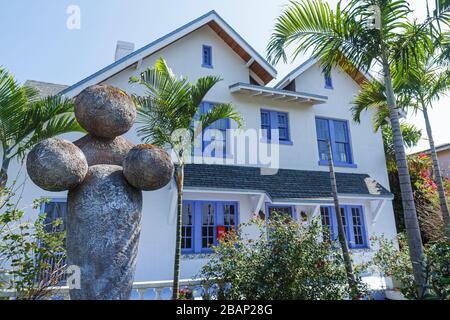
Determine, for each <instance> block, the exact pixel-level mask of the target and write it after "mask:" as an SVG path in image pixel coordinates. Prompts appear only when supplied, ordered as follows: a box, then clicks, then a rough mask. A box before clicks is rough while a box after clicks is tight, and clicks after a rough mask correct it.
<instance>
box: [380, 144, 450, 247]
mask: <svg viewBox="0 0 450 320" xmlns="http://www.w3.org/2000/svg"><path fill="white" fill-rule="evenodd" d="M408 163H409V171H410V175H411V182H412V187H413V192H414V201H415V204H416V210H417V214H418V218H419V223H420V230H421V233H422V237H423V240H424V243H428V242H436V241H439V240H440V239H442V238H443V236H444V230H445V229H444V223H443V219H442V213H441V210H440V206H439V195H438V192H437V185H436V183H435V182H434V181H433V174H432V167H433V166H432V161H431V157H430V155H428V154H424V153H422V154H419V155H412V156H409V157H408ZM389 182H390V186H391V190H392V192H393V193H394V194H395V198H394V201H393V204H394V211H395V215H396V221H397V229H398V230H399V231H400V232H401V231H403V230H404V222H403V209H402V203H401V201H402V199H401V192H400V185H399V182H398V173H397V171H396V169H395V170H394V169H391V170H390V171H389ZM444 187H445V189H446V193H447V195H449V196H450V180H449V179H445V180H444Z"/></svg>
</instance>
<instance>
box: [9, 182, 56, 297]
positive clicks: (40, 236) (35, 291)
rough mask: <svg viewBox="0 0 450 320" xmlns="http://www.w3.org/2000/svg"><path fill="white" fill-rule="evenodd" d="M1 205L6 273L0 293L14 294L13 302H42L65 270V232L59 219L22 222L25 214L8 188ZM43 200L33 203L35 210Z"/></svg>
mask: <svg viewBox="0 0 450 320" xmlns="http://www.w3.org/2000/svg"><path fill="white" fill-rule="evenodd" d="M1 192H2V197H1V199H2V203H1V206H0V210H1V211H0V270H6V271H7V273H8V277H7V281H5V282H4V283H2V285H1V286H0V289H1V290H13V291H15V298H16V299H24V300H35V299H44V298H47V297H49V296H51V295H52V294H53V293H52V292H51V290H49V288H50V287H53V286H56V285H58V284H60V281H61V280H62V279H63V277H64V268H65V233H64V232H63V231H61V228H60V225H61V223H62V221H61V220H56V221H54V222H53V223H52V224H51V225H48V224H46V223H45V215H40V216H39V217H38V219H37V220H36V221H34V222H30V221H25V220H24V211H23V210H20V209H17V208H18V206H17V203H13V202H12V200H11V199H13V194H12V191H11V189H3V190H2V191H1ZM42 201H45V200H38V201H35V203H34V205H33V207H34V209H36V210H37V209H38V208H39V207H40V205H41V204H42Z"/></svg>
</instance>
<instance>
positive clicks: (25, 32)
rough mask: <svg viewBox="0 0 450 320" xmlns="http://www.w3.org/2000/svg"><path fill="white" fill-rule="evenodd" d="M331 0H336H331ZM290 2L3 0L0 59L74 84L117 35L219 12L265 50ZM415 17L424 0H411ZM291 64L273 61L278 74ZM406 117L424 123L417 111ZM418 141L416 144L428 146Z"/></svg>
mask: <svg viewBox="0 0 450 320" xmlns="http://www.w3.org/2000/svg"><path fill="white" fill-rule="evenodd" d="M329 2H330V4H332V5H334V4H335V3H336V2H337V1H336V0H330V1H329ZM287 3H288V1H287V0H164V1H154V0H128V1H126V0H78V1H75V0H58V1H55V0H14V1H6V0H1V1H0V30H2V36H1V38H0V65H2V66H3V67H6V68H7V69H8V70H9V71H10V72H11V73H13V74H14V75H15V77H16V78H17V79H18V80H19V81H21V82H24V81H25V80H27V79H33V80H40V81H47V82H53V83H61V84H73V83H75V82H77V81H79V80H81V79H82V78H84V77H86V76H88V75H90V74H92V73H94V72H95V71H97V70H98V69H100V68H102V67H104V66H106V65H108V64H110V63H111V62H112V61H113V58H114V50H115V46H116V41H117V40H125V41H130V42H134V43H135V45H136V48H140V47H142V46H144V45H145V44H147V43H149V42H151V41H153V40H155V39H156V38H159V37H161V36H163V35H165V34H166V33H168V32H170V31H172V30H174V29H176V28H177V27H179V26H181V25H183V24H185V23H186V22H189V21H190V20H192V19H195V18H196V17H198V16H200V15H202V14H204V13H206V12H208V11H210V10H213V9H214V10H216V11H217V12H218V13H219V14H220V15H221V16H222V17H223V18H224V19H225V20H226V21H227V22H228V23H229V24H230V25H231V26H233V28H235V29H236V30H237V31H238V32H239V33H240V34H241V36H242V37H244V39H246V40H247V41H248V42H249V43H250V44H251V45H252V46H253V47H254V48H255V49H256V50H257V51H258V52H260V53H261V54H262V55H263V56H265V48H266V44H267V42H268V40H269V38H270V33H271V30H272V27H273V25H274V21H275V19H276V17H277V16H278V15H279V14H280V12H281V11H282V7H283V6H284V5H286V4H287ZM70 5H77V6H79V8H80V9H81V28H80V29H79V30H69V29H68V28H67V27H66V22H67V19H68V17H69V15H68V14H67V13H66V11H67V8H68V7H69V6H70ZM411 7H412V8H413V9H415V10H416V13H415V14H416V15H417V16H418V17H423V16H424V15H425V6H424V1H411ZM304 59H305V58H304V57H303V58H300V59H299V60H298V61H296V62H295V64H292V65H291V64H288V65H282V64H281V65H278V66H277V69H278V71H279V76H278V79H281V78H282V77H283V75H285V74H286V73H287V72H288V71H290V70H292V69H293V68H294V67H295V66H296V65H298V63H300V62H301V61H303V60H304ZM448 119H450V98H448V97H447V98H445V99H443V100H441V101H440V102H439V103H437V104H436V105H435V108H434V110H433V111H432V113H431V121H432V124H433V128H434V132H435V139H436V142H437V143H438V144H439V143H445V142H450V131H449V130H448ZM408 121H409V122H412V123H414V124H416V125H418V126H419V127H421V128H424V124H423V121H422V118H421V117H420V116H417V117H414V116H411V117H409V118H408ZM427 145H428V142H427V141H426V140H422V141H421V142H420V144H419V146H418V147H417V148H415V150H417V149H422V148H426V147H427Z"/></svg>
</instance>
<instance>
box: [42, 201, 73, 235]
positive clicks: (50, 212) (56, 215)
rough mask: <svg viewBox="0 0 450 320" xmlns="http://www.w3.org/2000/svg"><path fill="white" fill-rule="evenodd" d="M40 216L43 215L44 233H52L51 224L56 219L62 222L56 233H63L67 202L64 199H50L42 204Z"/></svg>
mask: <svg viewBox="0 0 450 320" xmlns="http://www.w3.org/2000/svg"><path fill="white" fill-rule="evenodd" d="M41 214H45V220H44V224H45V231H46V232H53V231H54V230H53V227H52V223H53V222H54V221H55V220H56V219H61V220H62V222H63V223H62V225H61V226H60V227H59V230H57V231H64V230H65V225H66V215H67V200H66V199H57V198H55V199H51V200H50V201H49V202H48V203H45V202H44V203H42V205H41Z"/></svg>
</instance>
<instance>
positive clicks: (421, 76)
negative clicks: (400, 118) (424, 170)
mask: <svg viewBox="0 0 450 320" xmlns="http://www.w3.org/2000/svg"><path fill="white" fill-rule="evenodd" d="M393 75H394V91H395V93H396V96H397V105H399V106H401V107H402V108H404V109H406V108H412V109H413V111H414V112H418V111H421V112H422V113H423V117H424V120H425V127H426V131H427V137H428V142H429V144H430V153H431V158H432V160H433V172H434V180H435V183H436V185H437V187H438V194H439V205H440V208H441V212H442V216H443V220H444V223H445V226H446V234H447V239H449V240H450V225H449V222H450V221H449V209H448V205H447V199H446V195H445V188H444V185H443V182H442V175H441V168H440V166H439V161H438V158H437V153H436V148H435V144H434V139H433V132H432V128H431V124H430V119H429V116H428V110H429V109H430V108H431V107H432V105H433V102H434V101H437V100H439V98H440V97H441V96H442V95H444V94H445V93H446V92H448V90H449V89H450V70H449V69H448V68H445V67H444V66H443V65H441V64H440V63H438V60H436V59H434V58H433V57H432V56H428V57H426V59H414V61H412V62H411V64H410V68H409V71H408V72H407V73H406V74H404V73H401V72H398V71H396V70H393ZM368 109H375V115H376V117H377V118H378V119H380V120H381V118H382V117H383V115H384V114H385V110H387V100H386V93H385V86H384V85H383V84H381V83H380V82H378V81H376V80H374V81H372V82H370V83H368V84H366V85H364V86H363V90H362V92H361V93H360V94H359V96H358V97H357V98H356V99H355V102H354V107H353V114H354V120H355V121H357V122H359V120H360V115H361V113H362V112H363V111H364V110H368Z"/></svg>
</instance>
